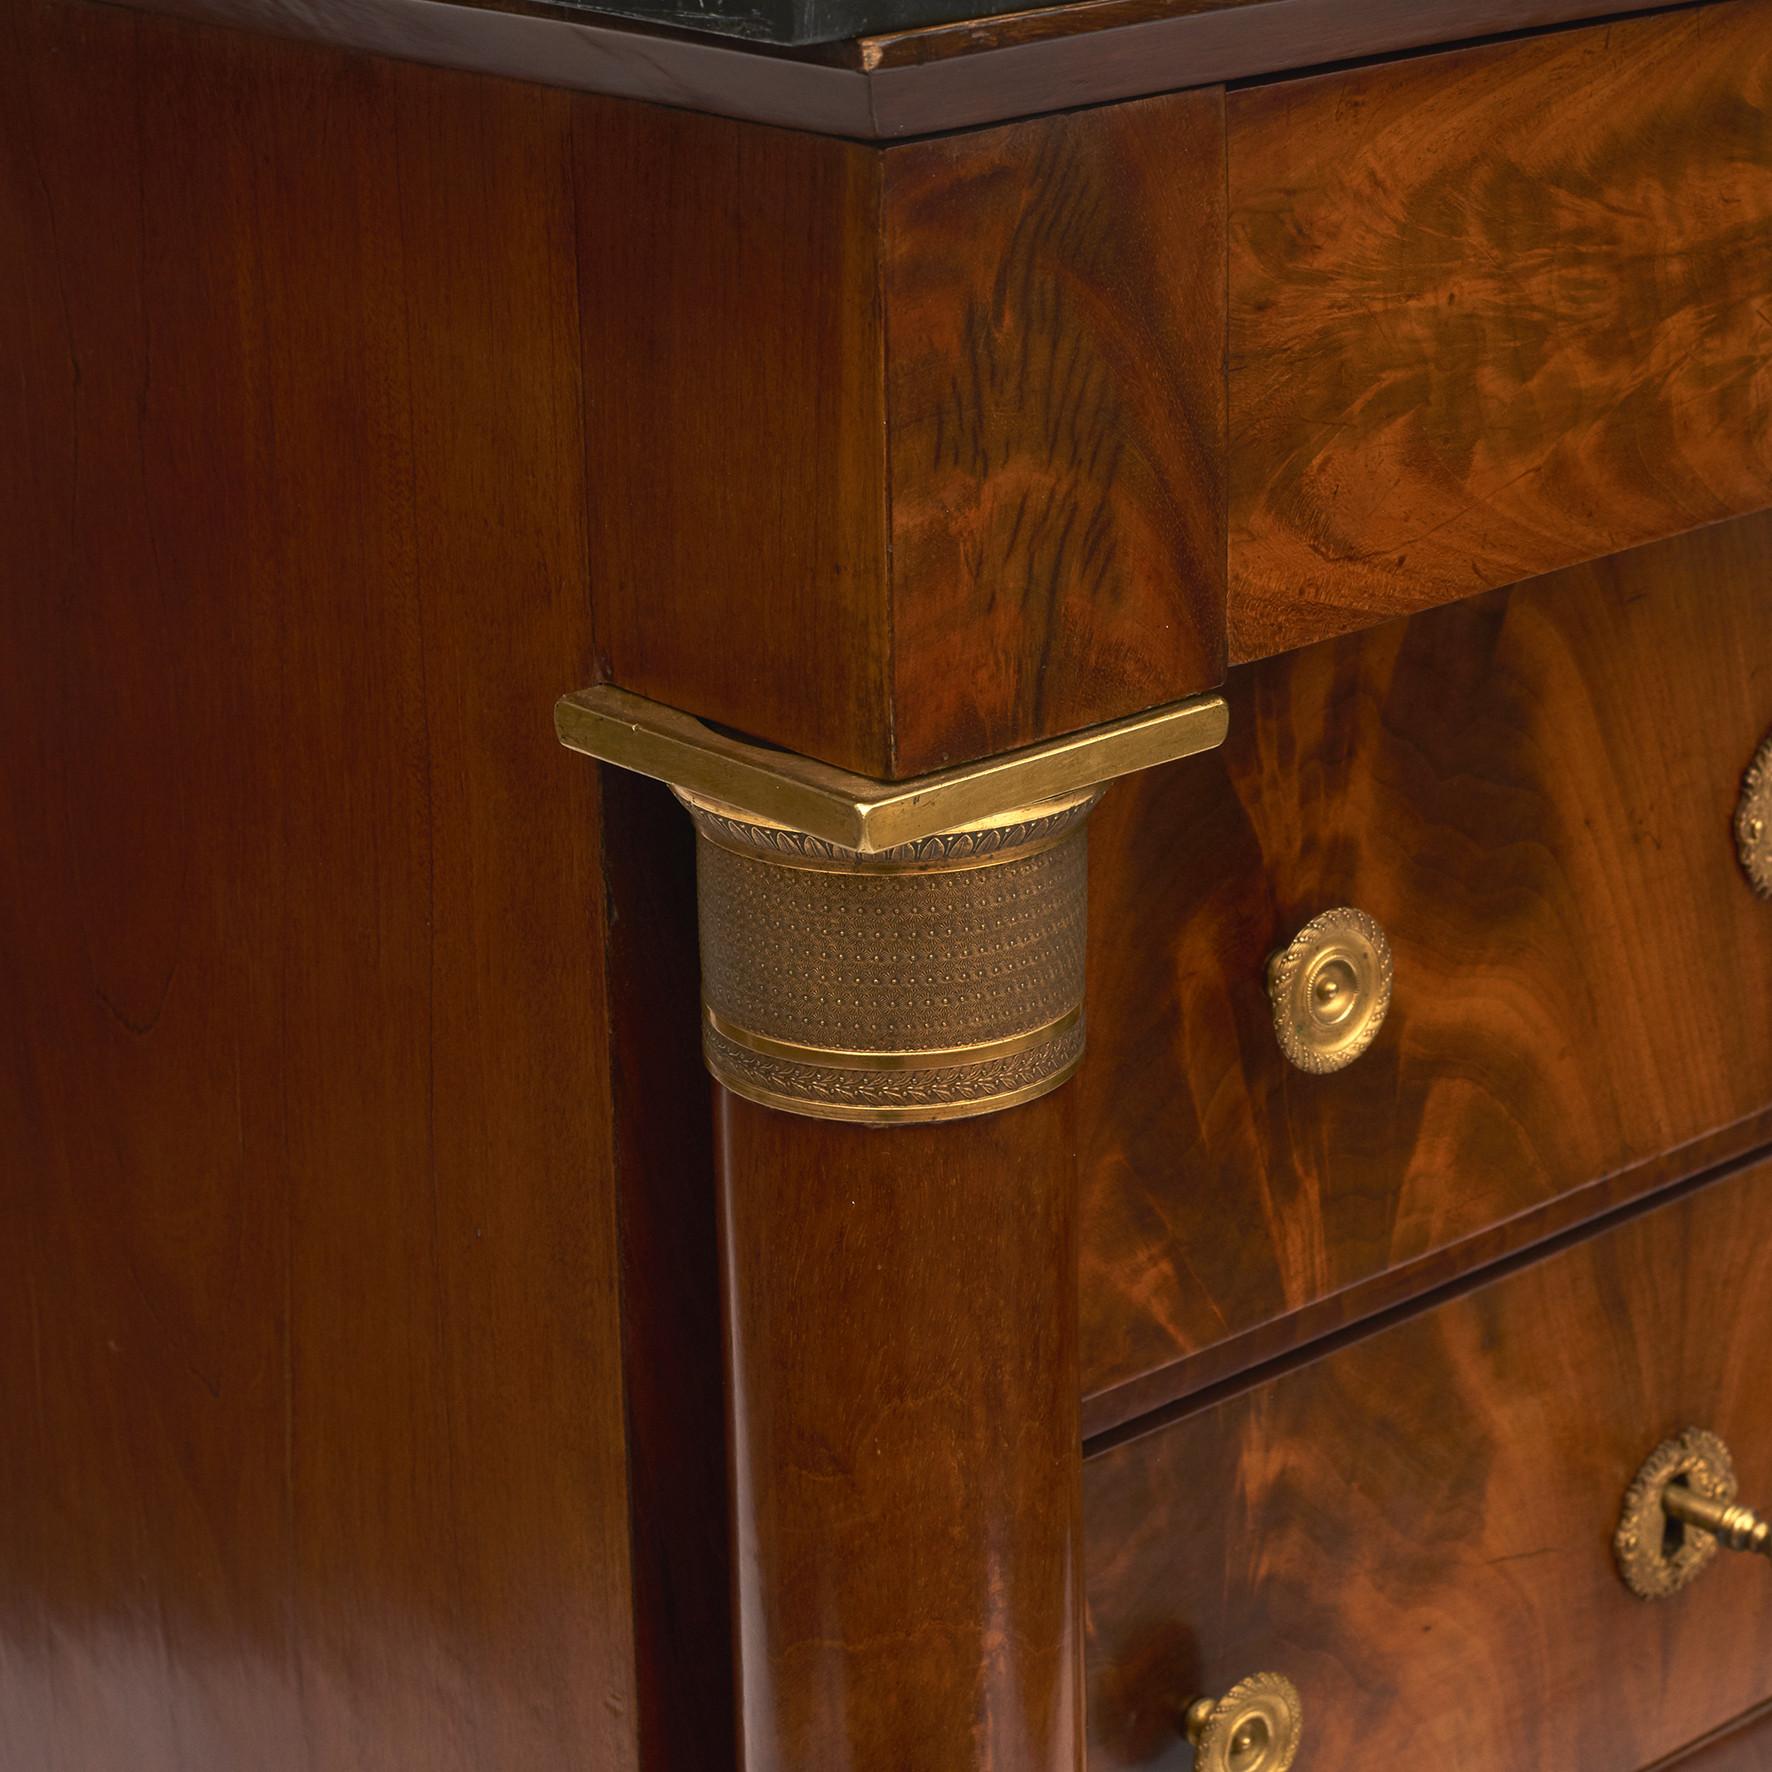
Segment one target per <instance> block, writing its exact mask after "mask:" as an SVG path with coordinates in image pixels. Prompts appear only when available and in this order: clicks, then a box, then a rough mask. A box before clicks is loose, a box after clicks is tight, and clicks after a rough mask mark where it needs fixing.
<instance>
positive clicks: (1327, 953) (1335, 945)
mask: <svg viewBox="0 0 1772 1772" xmlns="http://www.w3.org/2000/svg"><path fill="white" fill-rule="evenodd" d="M1267 989H1268V997H1269V999H1270V1001H1271V1002H1272V1004H1273V1009H1274V1034H1275V1036H1276V1037H1277V1038H1278V1040H1279V1042H1280V1050H1281V1051H1282V1052H1284V1053H1285V1054H1286V1057H1287V1058H1288V1059H1289V1060H1290V1061H1291V1062H1292V1063H1293V1064H1295V1065H1297V1066H1298V1068H1299V1069H1300V1070H1301V1071H1313V1072H1324V1071H1339V1070H1342V1069H1344V1068H1345V1067H1346V1066H1348V1065H1350V1064H1352V1063H1353V1062H1354V1060H1355V1059H1356V1058H1358V1057H1359V1056H1360V1054H1361V1053H1363V1052H1364V1051H1365V1050H1366V1049H1367V1047H1369V1046H1370V1045H1371V1044H1372V1042H1373V1041H1374V1040H1375V1039H1376V1038H1377V1037H1378V1030H1379V1029H1380V1028H1381V1027H1383V1026H1384V1018H1385V1015H1386V1014H1387V1013H1388V1012H1389V1010H1390V1006H1391V944H1390V942H1389V940H1388V939H1387V938H1386V936H1385V933H1384V931H1383V929H1381V928H1380V927H1379V925H1378V922H1377V920H1376V919H1375V918H1372V917H1369V916H1367V914H1366V913H1365V912H1364V911H1358V910H1355V909H1353V908H1352V907H1351V906H1345V905H1344V906H1342V907H1340V908H1338V909H1336V910H1332V911H1324V912H1323V914H1322V915H1321V916H1318V917H1313V918H1311V920H1310V921H1309V922H1308V923H1306V924H1305V926H1304V927H1303V928H1302V929H1301V930H1299V932H1298V933H1297V934H1296V935H1295V936H1293V938H1292V940H1291V941H1290V942H1289V943H1288V944H1287V945H1286V946H1285V947H1284V948H1282V949H1281V950H1280V951H1279V952H1278V953H1277V954H1275V955H1274V956H1273V958H1272V959H1271V960H1269V961H1268V969H1267Z"/></svg>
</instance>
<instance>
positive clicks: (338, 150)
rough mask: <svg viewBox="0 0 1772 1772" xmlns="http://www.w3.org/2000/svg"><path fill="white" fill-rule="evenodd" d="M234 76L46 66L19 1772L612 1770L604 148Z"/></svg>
mask: <svg viewBox="0 0 1772 1772" xmlns="http://www.w3.org/2000/svg"><path fill="white" fill-rule="evenodd" d="M190 49H191V33H190V31H189V28H188V27H185V26H179V25H174V24H170V23H168V22H167V21H165V20H159V19H152V18H144V17H140V16H137V15H134V14H131V13H129V12H125V11H119V10H113V9H108V8H97V7H84V6H51V5H45V4H39V3H38V0H19V3H18V4H14V5H11V6H9V7H8V8H7V9H6V18H5V22H4V25H0V263H4V264H5V265H6V267H7V270H6V272H5V274H4V275H0V331H3V332H4V336H5V338H6V340H7V345H6V351H7V363H8V370H7V375H6V378H5V383H4V387H5V391H4V393H3V394H0V439H3V448H0V453H3V454H4V456H5V459H6V462H7V471H6V473H5V474H3V475H0V533H3V534H4V536H5V537H6V546H5V548H4V549H3V550H0V579H3V581H4V594H0V636H3V638H0V733H3V734H4V744H3V745H0V817H3V818H4V822H5V826H6V830H7V841H6V842H5V843H4V844H0V969H3V971H4V975H5V996H6V1003H7V1014H6V1016H5V1018H4V1023H3V1030H4V1031H3V1032H0V1041H4V1043H5V1048H6V1051H5V1056H4V1059H3V1061H0V1218H3V1219H4V1225H5V1234H4V1235H0V1409H3V1412H4V1416H5V1419H6V1421H7V1423H8V1427H7V1431H6V1432H5V1433H4V1434H0V1593H3V1595H4V1600H3V1602H0V1764H4V1765H6V1766H7V1767H8V1768H18V1769H19V1772H27V1769H29V1772H38V1769H50V1768H66V1769H69V1772H72V1769H75V1768H77V1769H78V1772H158V1769H161V1768H164V1769H166V1772H192V1769H193V1768H198V1767H205V1768H207V1767H216V1768H221V1767H228V1768H233V1767H251V1768H254V1769H255V1772H257V1769H262V1772H280V1769H283V1768H289V1769H292V1772H293V1769H300V1772H318V1769H320V1768H336V1769H338V1772H367V1769H370V1768H378V1769H379V1768H390V1769H392V1768H399V1769H400V1772H407V1769H409V1768H412V1767H415V1766H423V1767H425V1768H427V1769H435V1772H448V1769H451V1768H459V1769H461V1772H484V1769H485V1768H486V1767H488V1766H494V1765H504V1766H522V1767H524V1768H537V1769H540V1768H555V1767H558V1768H566V1767H574V1768H579V1767H583V1766H585V1765H587V1764H590V1765H594V1766H596V1767H598V1768H599V1772H615V1769H619V1768H626V1767H631V1766H634V1765H635V1764H636V1758H635V1742H634V1714H633V1688H634V1678H635V1676H634V1669H633V1666H632V1656H633V1650H632V1645H631V1642H630V1640H629V1636H628V1633H627V1628H626V1625H625V1622H624V1621H625V1616H626V1612H627V1605H628V1585H629V1573H628V1501H627V1471H626V1453H625V1450H624V1445H623V1441H624V1432H623V1397H622V1381H621V1372H620V1366H619V1324H618V1319H617V1299H616V1245H615V1235H616V1227H615V1223H614V1212H615V1201H614V1197H613V1193H612V1190H611V1188H610V1185H609V1169H610V1139H611V1101H610V1094H609V1085H608V1072H607V1050H606V1032H605V1026H606V1015H605V997H604V983H603V979H604V972H603V959H602V956H601V953H600V947H601V937H602V929H601V922H602V913H601V910H600V892H599V866H598V825H599V802H598V796H597V792H596V779H595V775H594V772H592V771H590V770H587V769H584V768H582V767H580V766H577V765H576V764H575V763H574V762H573V761H572V760H571V759H569V758H566V757H565V756H563V755H562V753H560V752H559V751H558V749H557V748H556V746H555V745H554V742H553V738H552V734H551V732H550V729H549V723H548V717H547V715H548V706H549V702H550V698H551V697H552V695H553V694H554V693H555V691H556V690H557V689H558V688H559V686H560V683H561V679H562V673H563V672H565V673H568V674H570V673H571V672H573V671H575V670H585V669H588V668H589V663H590V653H591V637H590V632H589V620H588V614H587V610H586V601H585V596H584V591H583V585H584V581H585V534H584V512H583V507H582V504H581V501H580V499H579V497H578V495H577V491H576V487H575V483H574V480H573V477H572V476H571V475H565V476H562V475H561V473H560V472H559V464H560V463H561V462H562V461H566V462H570V461H573V460H574V459H576V458H577V457H578V455H579V452H580V450H581V441H580V435H579V425H580V402H579V384H578V370H577V343H576V337H575V333H574V329H573V324H572V315H571V312H570V310H569V309H562V308H561V307H560V305H559V304H558V303H557V302H556V300H555V299H554V296H555V292H556V291H557V290H558V289H559V288H560V287H561V286H562V284H563V283H565V284H566V285H567V286H570V280H571V277H572V274H573V268H572V265H571V262H570V260H571V239H572V231H571V214H570V209H569V205H568V201H567V193H568V191H569V188H570V186H569V172H570V168H569V165H568V163H567V161H566V159H565V157H564V156H563V154H562V153H561V151H560V149H561V144H562V143H563V141H564V139H565V138H564V133H563V127H562V124H563V117H562V112H563V110H564V108H565V107H566V105H567V104H568V103H569V101H568V100H566V99H565V98H564V97H556V96H550V95H538V94H536V93H533V92H525V91H521V90H520V89H517V88H515V87H510V86H504V85H500V84H498V83H496V82H481V83H475V82H468V81H464V80H460V79H458V78H456V77H454V76H447V75H441V74H437V73H434V72H431V71H428V70H422V69H417V68H411V67H401V66H395V65H393V64H378V63H374V62H369V61H365V60H361V59H355V58H349V57H344V56H339V55H335V54H332V53H321V52H317V51H314V50H311V49H306V48H299V47H291V46H290V45H287V44H283V43H278V42H276V41H274V40H271V39H266V38H257V37H251V36H246V35H239V36H229V35H224V34H221V33H213V34H206V36H205V39H204V42H203V53H202V55H201V56H200V57H198V58H196V59H193V58H192V56H191V54H190ZM513 190H519V191H524V192H528V193H531V199H530V201H527V202H521V203H519V202H513V200H512V192H513ZM514 535H521V537H522V538H523V546H522V548H521V549H513V548H512V547H511V545H510V542H511V538H512V536H514Z"/></svg>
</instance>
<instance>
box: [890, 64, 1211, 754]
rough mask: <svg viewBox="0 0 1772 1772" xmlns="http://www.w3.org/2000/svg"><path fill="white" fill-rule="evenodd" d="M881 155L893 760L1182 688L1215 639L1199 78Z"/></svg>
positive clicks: (1200, 674) (968, 750) (1206, 137)
mask: <svg viewBox="0 0 1772 1772" xmlns="http://www.w3.org/2000/svg"><path fill="white" fill-rule="evenodd" d="M883 164H884V168H885V195H884V227H885V233H886V242H885V252H886V263H885V271H884V287H885V303H886V341H887V397H888V419H889V425H890V452H891V463H890V467H891V477H892V488H891V491H892V496H891V537H892V598H893V604H892V615H893V627H892V643H893V652H892V673H893V709H892V726H893V733H894V750H893V762H894V767H895V770H896V771H897V772H899V773H904V774H912V773H916V772H917V771H919V770H922V769H929V768H936V767H939V766H941V765H943V764H945V763H949V762H954V761H960V760H963V759H965V758H968V757H973V756H979V755H988V754H990V753H992V752H995V751H1001V750H1008V749H1012V748H1014V747H1015V746H1017V745H1024V744H1029V743H1032V742H1034V741H1035V740H1037V739H1041V738H1046V737H1050V736H1053V735H1054V734H1057V733H1061V732H1065V731H1068V730H1072V729H1074V728H1077V727H1081V726H1087V725H1091V724H1094V723H1096V722H1098V721H1101V720H1104V719H1108V718H1112V717H1114V716H1117V715H1122V714H1128V713H1133V712H1136V711H1137V710H1139V709H1140V708H1144V707H1149V706H1152V705H1155V704H1157V703H1160V702H1164V701H1173V700H1175V699H1177V698H1179V697H1180V696H1183V695H1187V694H1190V693H1192V692H1194V691H1196V690H1200V689H1205V688H1209V687H1210V686H1212V685H1213V684H1214V683H1216V682H1217V681H1218V680H1219V678H1220V677H1221V676H1222V675H1223V670H1224V648H1225V642H1224V521H1225V517H1224V441H1225V432H1224V380H1223V369H1224V335H1225V320H1224V250H1225V247H1224V101H1223V94H1222V93H1221V92H1219V91H1217V90H1208V91H1203V92H1190V93H1181V94H1177V95H1174V96H1172V97H1168V98H1161V99H1153V100H1150V101H1148V102H1146V103H1142V104H1134V105H1121V106H1118V107H1115V108H1112V109H1108V110H1103V111H1092V112H1085V113H1081V114H1078V115H1069V116H1058V117H1048V118H1042V119H1039V120H1037V121H1034V122H1029V123H1022V124H1017V125H1014V126H1012V127H1010V128H1006V129H998V130H992V131H987V132H985V133H983V134H975V135H961V136H950V137H947V138H945V139H941V140H936V141H930V142H922V143H917V144H913V145H910V146H906V147H902V148H895V149H891V150H888V151H887V152H886V153H885V154H884V156H883ZM962 648H963V650H960V649H962Z"/></svg>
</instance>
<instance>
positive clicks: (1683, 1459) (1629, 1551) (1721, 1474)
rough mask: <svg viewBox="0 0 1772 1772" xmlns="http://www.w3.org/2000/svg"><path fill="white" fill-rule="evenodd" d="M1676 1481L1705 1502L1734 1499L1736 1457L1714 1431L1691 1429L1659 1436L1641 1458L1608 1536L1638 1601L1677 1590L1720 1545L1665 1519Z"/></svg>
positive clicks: (1708, 1536)
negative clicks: (1665, 1501)
mask: <svg viewBox="0 0 1772 1772" xmlns="http://www.w3.org/2000/svg"><path fill="white" fill-rule="evenodd" d="M1674 1483H1684V1484H1685V1485H1686V1486H1687V1487H1688V1488H1690V1489H1691V1490H1692V1491H1693V1492H1694V1493H1695V1494H1697V1495H1700V1496H1702V1497H1704V1498H1705V1499H1706V1500H1707V1501H1717V1502H1724V1503H1727V1502H1732V1501H1733V1500H1734V1499H1735V1489H1736V1483H1735V1461H1734V1460H1733V1459H1732V1458H1731V1457H1730V1456H1729V1448H1728V1447H1727V1446H1725V1445H1724V1444H1723V1442H1722V1441H1721V1440H1720V1439H1718V1438H1717V1436H1716V1435H1715V1434H1713V1433H1707V1432H1706V1431H1705V1430H1704V1429H1703V1428H1697V1427H1689V1428H1687V1429H1686V1431H1685V1432H1684V1433H1682V1434H1677V1435H1676V1436H1675V1437H1674V1438H1673V1439H1671V1440H1663V1441H1662V1442H1661V1444H1660V1445H1659V1446H1657V1447H1656V1448H1655V1450H1654V1451H1653V1452H1651V1453H1650V1454H1649V1456H1648V1457H1647V1458H1646V1459H1645V1460H1644V1461H1643V1465H1642V1468H1641V1469H1640V1470H1639V1471H1638V1472H1637V1474H1636V1477H1635V1478H1634V1479H1633V1481H1632V1483H1631V1486H1630V1488H1629V1489H1628V1490H1627V1491H1626V1493H1625V1497H1624V1511H1623V1512H1622V1513H1621V1514H1620V1515H1619V1519H1618V1530H1617V1531H1616V1533H1614V1535H1613V1539H1612V1549H1613V1554H1614V1555H1615V1556H1616V1557H1617V1560H1618V1573H1619V1574H1620V1575H1622V1576H1623V1577H1624V1583H1625V1586H1627V1587H1628V1588H1629V1589H1630V1590H1631V1592H1632V1593H1634V1594H1635V1595H1637V1597H1638V1598H1639V1599H1644V1600H1665V1599H1666V1598H1667V1597H1668V1596H1669V1595H1670V1594H1677V1593H1678V1592H1679V1591H1680V1589H1681V1588H1683V1587H1686V1586H1687V1585H1689V1584H1690V1583H1691V1582H1694V1581H1696V1580H1697V1579H1698V1577H1699V1576H1700V1575H1702V1574H1703V1573H1704V1572H1705V1570H1706V1569H1708V1568H1709V1567H1710V1565H1711V1563H1712V1561H1713V1560H1714V1559H1715V1557H1716V1554H1717V1551H1718V1548H1719V1547H1718V1544H1717V1540H1716V1538H1715V1537H1714V1536H1712V1534H1710V1533H1709V1532H1700V1531H1695V1530H1694V1529H1692V1528H1691V1527H1685V1526H1681V1525H1679V1524H1678V1522H1675V1521H1670V1520H1669V1518H1668V1514H1667V1509H1666V1507H1665V1506H1664V1505H1663V1502H1662V1497H1663V1496H1664V1495H1665V1494H1666V1493H1667V1490H1668V1488H1669V1486H1670V1485H1671V1484H1674Z"/></svg>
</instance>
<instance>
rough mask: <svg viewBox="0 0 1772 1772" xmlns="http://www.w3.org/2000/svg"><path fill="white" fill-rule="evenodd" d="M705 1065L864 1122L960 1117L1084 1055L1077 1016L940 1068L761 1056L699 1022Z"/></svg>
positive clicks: (791, 1100)
mask: <svg viewBox="0 0 1772 1772" xmlns="http://www.w3.org/2000/svg"><path fill="white" fill-rule="evenodd" d="M702 1054H703V1057H704V1058H705V1059H706V1060H707V1065H708V1069H709V1070H710V1071H712V1072H713V1074H714V1076H715V1077H716V1078H717V1079H718V1080H719V1081H720V1082H721V1083H722V1084H724V1085H725V1087H726V1088H728V1089H730V1090H731V1091H732V1092H733V1094H735V1095H742V1096H744V1097H745V1099H746V1100H748V1101H755V1102H758V1103H760V1104H761V1105H762V1106H764V1107H771V1108H780V1109H782V1110H784V1111H786V1112H788V1113H793V1114H805V1115H809V1116H811V1117H812V1118H814V1119H820V1120H851V1121H855V1122H857V1123H859V1124H862V1125H869V1126H893V1125H905V1124H910V1123H913V1122H916V1121H923V1120H960V1119H967V1118H970V1117H971V1116H972V1115H975V1114H994V1113H999V1112H1001V1111H1002V1110H1003V1109H1004V1108H1011V1107H1016V1106H1019V1105H1020V1104H1021V1103H1022V1102H1027V1101H1033V1100H1036V1099H1037V1098H1038V1097H1040V1096H1042V1095H1046V1094H1049V1093H1050V1092H1051V1091H1052V1090H1054V1089H1056V1088H1058V1087H1059V1085H1060V1084H1062V1083H1064V1082H1066V1081H1067V1080H1068V1079H1069V1078H1070V1077H1071V1075H1072V1074H1073V1073H1074V1072H1075V1071H1076V1068H1077V1066H1078V1065H1079V1064H1080V1063H1081V1062H1082V1058H1083V1022H1082V1019H1081V1017H1079V1018H1078V1019H1077V1020H1076V1021H1074V1022H1073V1023H1072V1024H1071V1026H1070V1027H1069V1028H1067V1029H1066V1030H1065V1031H1064V1032H1062V1033H1060V1034H1059V1035H1058V1036H1057V1037H1056V1038H1053V1039H1050V1040H1047V1041H1045V1042H1044V1043H1042V1044H1041V1045H1038V1046H1030V1047H1028V1048H1027V1049H1026V1050H1025V1051H1021V1052H1016V1053H1013V1054H1011V1055H1010V1056H1009V1057H1007V1058H994V1059H991V1060H989V1061H987V1062H985V1063H983V1064H971V1065H964V1066H954V1067H950V1068H948V1069H943V1070H895V1071H859V1070H844V1069H839V1068H838V1067H836V1066H830V1065H811V1064H796V1063H793V1062H792V1061H790V1060H787V1059H778V1058H771V1057H767V1056H765V1055H764V1054H762V1053H759V1052H753V1051H751V1050H750V1049H749V1048H748V1047H744V1046H739V1045H736V1044H735V1043H733V1042H732V1041H730V1040H728V1039H726V1038H725V1037H724V1036H723V1035H722V1034H721V1033H720V1032H719V1030H718V1029H717V1028H715V1027H714V1026H713V1025H712V1024H711V1023H708V1024H705V1025H704V1026H703V1028H702Z"/></svg>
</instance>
